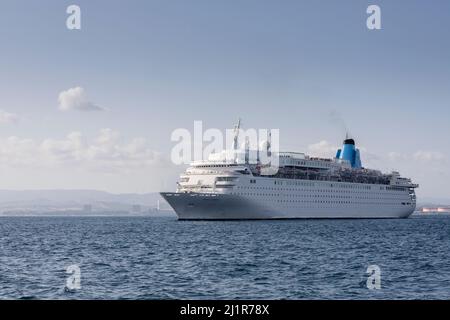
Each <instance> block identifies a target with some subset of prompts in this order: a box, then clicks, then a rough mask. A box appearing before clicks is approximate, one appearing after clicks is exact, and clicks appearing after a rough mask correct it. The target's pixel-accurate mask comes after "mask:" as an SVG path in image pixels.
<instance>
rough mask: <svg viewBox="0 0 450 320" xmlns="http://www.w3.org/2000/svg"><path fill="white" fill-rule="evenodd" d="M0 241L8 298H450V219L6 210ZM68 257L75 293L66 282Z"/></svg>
mask: <svg viewBox="0 0 450 320" xmlns="http://www.w3.org/2000/svg"><path fill="white" fill-rule="evenodd" d="M0 250H1V251H0V298H3V299H4V298H8V299H9V298H12V299H16V298H29V299H33V298H34V299H118V298H120V299H125V298H128V299H175V298H181V299H212V298H214V299H450V216H430V217H413V218H410V219H405V220H290V221H241V222H238V221H233V222H187V221H177V220H176V219H175V218H163V217H161V218H155V217H148V218H143V217H126V218H125V217H121V218H119V217H116V218H114V217H98V218H95V217H67V218H65V217H2V218H0ZM72 264H77V265H79V267H80V270H81V283H80V284H81V288H80V289H79V290H65V289H64V288H65V285H66V278H67V277H68V276H69V275H68V274H66V268H67V267H68V266H69V265H72ZM373 264H376V265H378V266H379V267H380V268H381V289H380V290H369V289H367V286H366V280H367V274H366V269H367V267H368V265H373Z"/></svg>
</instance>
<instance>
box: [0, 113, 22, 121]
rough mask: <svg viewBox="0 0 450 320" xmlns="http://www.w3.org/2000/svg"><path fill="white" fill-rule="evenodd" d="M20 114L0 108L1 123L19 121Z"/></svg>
mask: <svg viewBox="0 0 450 320" xmlns="http://www.w3.org/2000/svg"><path fill="white" fill-rule="evenodd" d="M17 122H19V116H18V115H17V114H15V113H10V112H6V111H3V110H0V123H17Z"/></svg>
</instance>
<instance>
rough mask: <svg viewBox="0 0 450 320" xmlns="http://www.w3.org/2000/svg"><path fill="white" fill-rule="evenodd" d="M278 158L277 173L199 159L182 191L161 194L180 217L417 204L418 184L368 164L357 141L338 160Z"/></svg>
mask: <svg viewBox="0 0 450 320" xmlns="http://www.w3.org/2000/svg"><path fill="white" fill-rule="evenodd" d="M352 145H353V147H352ZM352 150H354V151H352ZM352 152H353V153H352ZM349 154H350V157H353V158H351V159H349V158H348V157H349ZM278 156H279V171H278V173H277V174H275V175H263V174H262V173H261V170H260V166H259V165H251V164H248V163H245V162H243V163H239V161H225V160H222V161H221V160H217V159H215V160H208V161H200V162H196V163H193V164H192V165H191V166H190V167H189V168H188V169H187V170H186V172H184V173H183V174H182V175H181V177H180V181H179V182H178V188H177V192H174V193H170V192H164V193H161V195H162V196H163V197H164V198H165V199H166V200H167V202H168V203H169V204H170V205H171V206H172V207H173V209H174V210H175V212H176V213H177V215H178V218H179V219H202V220H210V219H211V220H212V219H219V220H226V219H286V218H406V217H408V216H409V215H411V214H412V212H413V211H414V209H415V207H416V197H415V193H414V188H416V187H418V185H417V184H413V183H412V182H411V180H410V179H406V178H402V177H401V176H400V175H399V173H398V172H392V173H390V174H383V173H381V172H380V171H376V170H369V169H365V168H362V167H361V166H360V160H359V151H358V150H357V149H355V148H354V141H353V139H346V140H345V141H344V148H343V149H342V152H341V150H338V154H337V156H336V158H334V159H322V158H312V157H309V156H307V155H305V154H303V153H287V152H284V153H279V154H278ZM212 158H213V159H214V157H212Z"/></svg>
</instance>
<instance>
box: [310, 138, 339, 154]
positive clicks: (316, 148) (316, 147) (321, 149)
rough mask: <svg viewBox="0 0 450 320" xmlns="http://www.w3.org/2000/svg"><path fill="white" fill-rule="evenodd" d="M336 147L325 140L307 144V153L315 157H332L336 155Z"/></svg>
mask: <svg viewBox="0 0 450 320" xmlns="http://www.w3.org/2000/svg"><path fill="white" fill-rule="evenodd" d="M337 149H338V147H336V146H334V145H332V144H330V143H329V142H328V141H326V140H322V141H320V142H318V143H314V144H310V145H309V146H308V154H310V155H311V156H315V157H325V158H332V157H334V156H335V155H336V151H337Z"/></svg>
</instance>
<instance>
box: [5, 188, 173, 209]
mask: <svg viewBox="0 0 450 320" xmlns="http://www.w3.org/2000/svg"><path fill="white" fill-rule="evenodd" d="M158 202H159V208H160V209H161V210H160V211H161V212H163V211H166V212H168V211H169V210H170V207H169V205H168V204H167V202H165V200H164V199H163V198H162V197H161V196H160V195H159V194H158V193H145V194H135V193H127V194H113V193H109V192H104V191H98V190H21V191H16V190H0V213H3V214H8V213H13V214H16V213H21V212H22V213H48V212H50V213H51V212H65V211H67V212H72V213H73V212H82V211H89V212H90V213H100V212H101V213H105V212H111V213H119V212H121V213H127V212H128V213H143V212H155V211H156V209H157V206H158Z"/></svg>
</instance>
